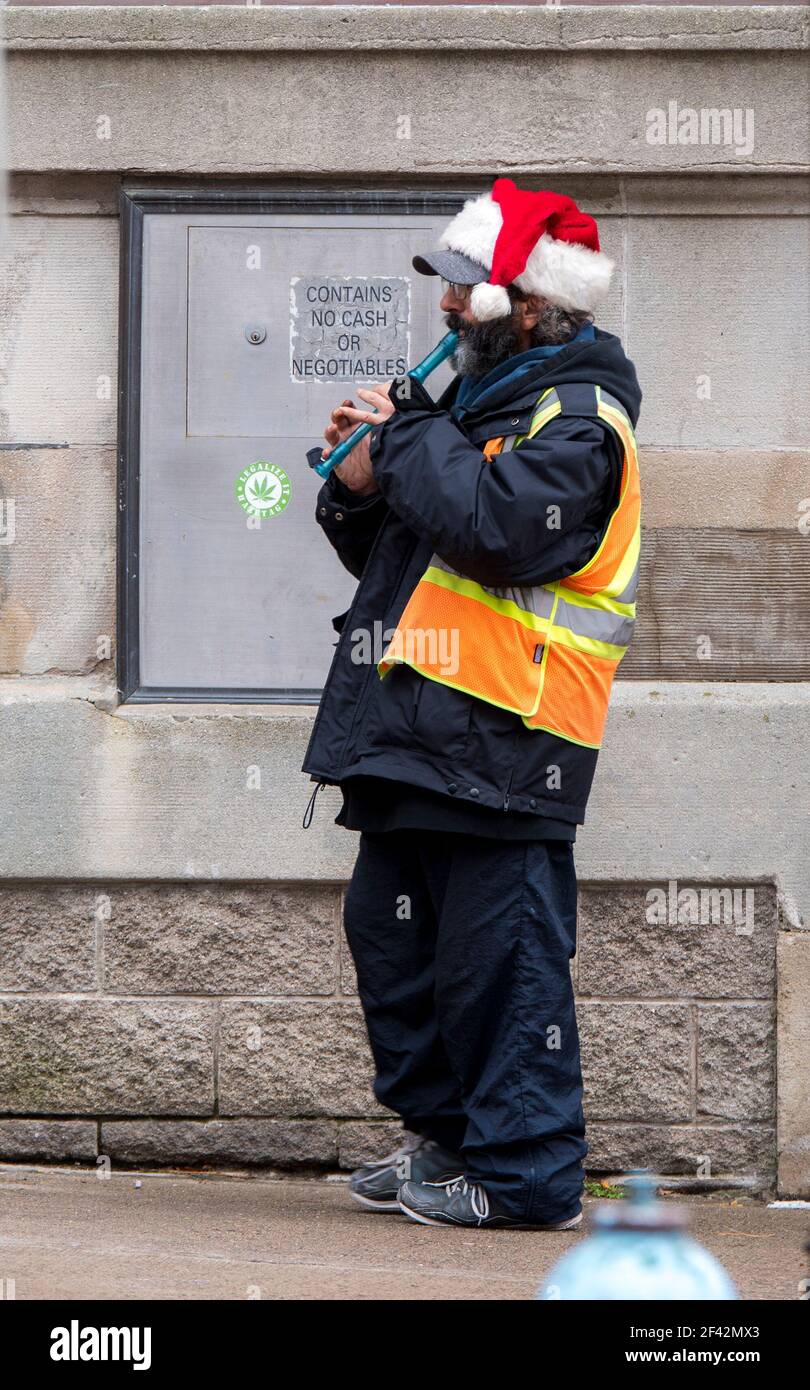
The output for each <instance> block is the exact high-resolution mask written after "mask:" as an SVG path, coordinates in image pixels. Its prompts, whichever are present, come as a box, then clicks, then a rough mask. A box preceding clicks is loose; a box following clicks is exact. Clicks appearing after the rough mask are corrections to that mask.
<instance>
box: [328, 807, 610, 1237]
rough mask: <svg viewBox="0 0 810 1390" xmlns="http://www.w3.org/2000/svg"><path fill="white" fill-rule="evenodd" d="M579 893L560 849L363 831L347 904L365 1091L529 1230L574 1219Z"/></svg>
mask: <svg viewBox="0 0 810 1390" xmlns="http://www.w3.org/2000/svg"><path fill="white" fill-rule="evenodd" d="M576 887H577V886H576V875H575V872H574V859H573V846H572V845H571V844H568V843H565V842H555V841H549V840H535V841H527V842H522V843H521V842H515V841H505V840H493V839H483V838H481V837H478V836H472V835H469V836H468V835H460V834H453V833H436V832H435V831H426V830H392V831H388V832H386V833H382V834H365V833H363V834H361V836H360V852H359V855H358V858H357V863H356V865H355V869H354V874H353V876H352V880H351V883H350V885H349V888H348V892H347V895H346V906H345V915H344V923H345V928H346V936H347V939H348V942H349V947H350V949H351V953H352V956H353V958H354V963H355V967H356V970H357V979H358V985H359V990H360V999H361V1002H362V1005H363V1010H364V1013H365V1019H366V1026H367V1028H368V1035H369V1041H370V1043H371V1050H372V1053H373V1056H374V1062H375V1067H376V1080H375V1083H374V1094H375V1095H376V1097H377V1099H378V1100H379V1101H380V1102H381V1104H382V1105H385V1106H388V1107H389V1108H390V1109H391V1110H394V1111H396V1113H397V1114H398V1115H400V1116H401V1117H402V1119H403V1121H404V1123H405V1125H406V1127H407V1128H408V1129H411V1130H414V1131H416V1132H417V1133H423V1134H426V1135H428V1136H429V1137H430V1138H433V1139H436V1140H437V1141H438V1142H439V1143H440V1144H443V1145H444V1146H445V1147H448V1148H451V1149H455V1150H460V1151H461V1152H462V1153H463V1156H464V1160H465V1173H466V1175H467V1177H469V1178H472V1179H473V1180H475V1181H478V1182H482V1183H483V1184H484V1186H485V1188H486V1190H487V1192H488V1194H489V1196H490V1198H491V1200H492V1202H493V1204H496V1205H497V1207H498V1209H500V1210H502V1211H504V1212H506V1213H508V1214H509V1215H510V1216H513V1217H517V1218H520V1219H521V1220H528V1221H534V1222H546V1221H557V1220H565V1219H566V1218H568V1217H569V1216H574V1215H576V1213H577V1212H578V1211H579V1210H580V1197H581V1192H582V1177H583V1173H582V1160H583V1158H584V1157H585V1155H586V1153H587V1151H588V1146H587V1144H586V1142H585V1122H584V1117H583V1113H582V1075H581V1070H580V1060H579V1039H578V1037H577V1024H576V1015H575V1011H574V996H573V990H572V987H571V976H570V968H569V962H570V959H571V957H572V956H573V954H574V951H575V948H576Z"/></svg>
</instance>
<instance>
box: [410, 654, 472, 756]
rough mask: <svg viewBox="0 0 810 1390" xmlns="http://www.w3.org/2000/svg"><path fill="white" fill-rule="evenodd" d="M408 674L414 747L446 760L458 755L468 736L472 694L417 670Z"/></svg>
mask: <svg viewBox="0 0 810 1390" xmlns="http://www.w3.org/2000/svg"><path fill="white" fill-rule="evenodd" d="M411 674H412V676H413V679H414V681H415V683H416V691H415V696H416V698H415V702H414V715H413V722H412V725H411V736H412V741H413V747H414V748H415V749H416V750H417V751H418V752H425V753H429V754H431V755H432V756H433V757H435V758H437V759H441V760H445V761H447V760H451V761H452V760H453V759H456V758H460V757H461V756H462V754H463V753H464V751H465V749H466V747H467V743H468V741H469V737H470V720H471V718H472V699H471V697H470V696H469V695H465V694H463V692H462V691H460V690H453V688H452V687H451V686H448V685H441V684H440V683H439V682H438V681H432V680H428V679H427V677H425V676H419V675H417V674H416V672H412V673H411Z"/></svg>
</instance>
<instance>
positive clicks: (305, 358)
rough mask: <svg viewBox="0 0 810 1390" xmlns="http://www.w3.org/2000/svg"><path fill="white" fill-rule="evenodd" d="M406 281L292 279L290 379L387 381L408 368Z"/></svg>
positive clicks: (408, 288) (408, 295)
mask: <svg viewBox="0 0 810 1390" xmlns="http://www.w3.org/2000/svg"><path fill="white" fill-rule="evenodd" d="M410 319H411V285H410V281H409V280H408V279H407V278H406V277H404V276H403V277H400V278H397V277H388V276H382V275H369V276H362V275H347V276H341V277H338V276H332V277H329V276H313V275H306V276H304V275H296V276H294V277H293V279H292V280H291V281H290V375H291V377H292V379H293V381H369V382H375V381H390V380H391V378H392V377H395V376H401V375H402V374H403V373H404V372H406V371H407V370H408V365H409V356H410Z"/></svg>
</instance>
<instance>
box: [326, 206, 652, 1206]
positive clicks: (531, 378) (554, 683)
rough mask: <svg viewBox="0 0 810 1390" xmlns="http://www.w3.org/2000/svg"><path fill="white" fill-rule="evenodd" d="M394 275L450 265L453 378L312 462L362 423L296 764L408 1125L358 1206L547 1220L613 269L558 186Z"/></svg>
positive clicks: (602, 551) (484, 210) (609, 441)
mask: <svg viewBox="0 0 810 1390" xmlns="http://www.w3.org/2000/svg"><path fill="white" fill-rule="evenodd" d="M413 264H414V267H415V269H416V270H417V271H419V272H420V273H422V274H425V275H438V276H441V277H443V280H444V294H443V297H442V300H441V308H442V310H443V311H444V313H445V315H446V322H447V326H448V328H449V329H454V330H456V331H458V333H459V335H460V339H459V344H458V348H457V351H456V353H455V357H454V358H453V359H451V360H452V363H453V366H454V367H455V370H456V373H457V374H456V376H455V378H454V380H453V381H452V383H451V385H450V386H449V387H448V388H447V390H446V391H445V392H444V394H443V395H442V396H441V398H440V400H439V401H438V402H435V403H434V401H433V400H432V399H431V397H430V395H429V394H428V392H427V391H426V390H425V389H424V387H423V386H421V385H420V384H419V383H418V382H416V381H414V380H413V379H411V378H404V379H400V380H399V381H396V382H393V383H391V384H390V385H389V386H388V387H384V386H376V387H374V388H372V389H370V390H359V391H358V392H357V394H358V396H359V397H360V398H361V401H362V402H364V403H365V409H364V408H361V407H359V406H356V405H355V404H354V403H353V402H352V401H351V400H346V401H344V402H343V404H342V406H339V407H337V408H336V409H335V410H334V411H333V412H332V417H331V422H330V424H329V426H328V427H327V429H326V431H325V438H326V441H327V445H328V446H329V447H330V448H331V447H333V446H334V445H336V444H337V443H338V442H339V441H340V440H343V439H344V438H347V437H348V435H349V434H350V433H351V432H352V430H354V429H355V428H356V427H357V425H358V424H359V423H362V422H374V424H375V428H374V429H373V431H372V432H371V434H370V435H367V436H366V438H365V439H364V440H363V441H362V442H361V443H360V444H358V445H357V446H356V447H355V448H354V449H353V450H352V452H351V453H350V455H349V456H348V458H347V459H346V460H345V461H344V462H343V463H342V464H341V465H339V466H338V467H337V468H336V469H335V471H334V473H332V474H331V475H330V477H329V478H328V479H327V481H326V483H325V484H324V486H323V488H322V489H321V491H320V493H319V496H318V502H317V519H318V521H319V523H320V524H321V526H322V527H323V530H324V531H325V533H326V535H327V537H328V539H329V540H330V541H331V543H332V545H334V546H335V548H336V550H337V553H338V555H339V556H340V558H341V560H342V561H343V563H344V565H345V566H346V567H347V569H348V570H349V571H350V572H351V573H352V574H354V575H356V576H357V577H358V579H359V580H360V583H359V586H358V589H357V593H356V596H355V599H354V602H353V604H352V607H351V609H350V610H349V612H348V614H344V615H342V616H341V618H340V619H335V620H334V623H335V627H336V629H337V631H338V632H339V633H340V636H339V640H338V643H337V649H336V652H335V656H334V660H333V663H332V667H331V670H330V673H329V679H328V682H327V685H326V689H325V690H324V694H323V698H322V700H321V705H320V709H319V712H318V716H317V719H316V721H315V726H314V729H313V733H312V737H311V740H310V744H309V748H308V750H307V755H306V759H305V762H304V770H305V771H307V772H309V773H310V774H311V778H312V780H313V781H317V782H318V783H319V785H320V784H324V783H330V784H336V785H338V786H340V787H341V790H342V792H343V798H344V805H343V808H342V810H341V812H340V814H339V815H338V817H337V822H336V823H337V824H339V825H343V826H346V827H348V828H349V829H352V830H357V831H360V844H359V854H358V858H357V864H356V867H355V870H354V874H353V876H352V880H351V884H350V886H349V889H348V893H347V897H346V907H345V929H346V935H347V938H348V942H349V946H350V949H351V952H352V956H353V958H354V962H355V966H356V969H357V979H358V987H359V992H360V999H361V1002H362V1005H363V1010H364V1014H365V1019H366V1024H367V1027H368V1034H369V1040H370V1044H371V1050H372V1053H373V1057H374V1062H375V1066H376V1080H375V1084H374V1092H375V1095H376V1097H377V1099H378V1100H379V1101H380V1102H381V1103H382V1104H383V1105H385V1106H388V1107H389V1108H390V1109H392V1110H394V1111H395V1112H396V1113H397V1114H398V1115H399V1116H400V1117H401V1118H402V1121H403V1124H404V1134H403V1142H402V1145H401V1146H400V1147H399V1148H398V1149H397V1150H396V1152H395V1153H394V1154H392V1155H390V1156H389V1157H388V1158H387V1159H384V1160H381V1161H379V1162H376V1163H373V1162H371V1163H368V1164H365V1165H364V1166H363V1167H362V1168H361V1169H359V1170H358V1171H357V1172H356V1173H355V1174H354V1175H353V1176H352V1179H351V1181H350V1191H351V1194H352V1196H353V1197H354V1198H355V1200H356V1201H358V1202H359V1203H360V1204H361V1205H362V1206H364V1207H365V1208H367V1209H370V1210H379V1211H398V1212H404V1213H405V1214H406V1215H407V1216H409V1217H411V1218H412V1219H413V1220H415V1221H418V1222H422V1223H426V1224H432V1225H435V1224H440V1225H455V1226H471V1227H487V1226H531V1227H540V1228H545V1229H568V1228H570V1227H573V1226H575V1225H577V1224H578V1223H579V1222H580V1221H581V1212H582V1207H581V1193H582V1176H583V1170H582V1160H583V1158H584V1157H585V1154H586V1153H587V1145H586V1142H585V1130H584V1120H583V1114H582V1081H581V1072H580V1058H579V1044H578V1038H577V1028H576V1017H575V1012H574V1000H573V992H572V988H571V978H570V968H569V967H570V960H571V957H572V956H573V954H574V951H575V945H576V877H575V872H574V861H573V844H574V840H575V836H576V827H577V825H578V824H579V823H581V822H582V821H583V820H584V817H585V806H586V802H587V799H588V794H589V791H590V786H591V782H592V779H593V774H594V769H595V765H596V759H597V755H598V749H599V745H600V742H601V737H602V727H603V724H604V718H605V714H606V711H607V701H608V695H609V690H610V685H611V680H612V677H613V673H614V671H615V668H616V666H617V664H618V661H619V660H620V659H621V656H622V655H623V652H624V651H625V650H626V647H627V645H628V643H629V640H630V633H631V630H632V624H633V618H634V614H635V605H634V598H635V586H636V574H637V563H638V541H639V505H638V471H637V465H636V455H635V443H634V437H633V426H634V425H635V422H636V419H637V416H638V409H639V404H640V400H641V393H640V390H639V387H638V383H637V380H636V374H635V369H634V367H633V365H632V363H631V362H630V361H629V360H628V359H627V357H626V356H625V354H624V352H623V350H622V347H621V344H620V343H619V340H618V339H617V338H615V337H614V336H612V335H611V334H608V333H604V332H601V331H599V330H597V329H596V328H595V327H594V325H593V323H592V315H593V311H594V309H595V307H596V304H597V303H598V301H599V299H600V298H602V297H603V295H604V294H605V292H606V290H607V288H608V285H609V281H610V273H611V270H612V262H611V261H609V260H608V258H607V257H606V256H605V255H604V253H603V252H601V251H600V249H599V240H598V234H597V229H596V223H595V222H594V221H593V219H591V218H590V217H587V216H586V215H585V214H583V213H581V212H580V210H579V209H578V208H577V207H576V204H575V203H573V202H572V200H571V199H569V198H564V197H562V196H559V195H557V194H553V193H542V192H530V191H528V190H522V189H518V188H516V186H515V184H514V183H513V182H512V180H511V179H503V178H501V179H497V180H496V181H495V183H494V186H493V188H492V191H491V193H484V194H482V195H481V196H480V197H478V198H474V199H469V200H468V201H467V202H466V203H465V204H464V207H463V208H462V210H461V211H460V212H459V213H458V214H457V215H456V217H454V218H453V219H452V221H451V222H450V223H449V225H448V227H447V228H446V229H445V231H444V233H443V234H442V237H441V238H440V242H439V247H438V248H437V249H436V250H435V251H433V252H430V253H428V254H426V255H424V256H416V257H414V260H413ZM320 453H321V450H320V448H319V449H316V450H312V451H311V452H310V455H309V459H310V462H311V463H314V462H315V461H316V460H317V458H319V457H320ZM379 634H382V637H383V641H382V644H381V643H380V642H379V641H378V642H377V647H378V650H376V651H373V650H372V649H373V646H374V641H373V638H374V636H375V635H379ZM317 790H318V788H317V787H316V788H315V791H314V792H313V798H312V800H313V802H314V797H315V795H316V794H317ZM309 819H311V808H310V809H308V812H307V816H306V817H305V824H306V823H308V820H309Z"/></svg>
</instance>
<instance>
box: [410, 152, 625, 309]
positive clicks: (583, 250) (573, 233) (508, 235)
mask: <svg viewBox="0 0 810 1390" xmlns="http://www.w3.org/2000/svg"><path fill="white" fill-rule="evenodd" d="M439 247H440V248H441V249H440V251H439V252H438V253H434V255H432V256H431V255H428V256H426V257H414V265H415V266H416V268H417V269H422V268H423V265H425V263H426V264H427V265H429V266H430V267H431V269H430V270H429V271H428V273H429V274H440V275H441V274H444V271H443V270H442V269H441V264H440V263H441V261H442V257H443V255H444V256H446V255H447V253H448V252H449V253H451V254H452V253H455V254H456V256H457V257H463V258H466V259H467V260H468V261H472V262H475V263H476V265H477V267H478V277H477V278H478V283H475V282H474V281H473V280H470V281H464V280H463V277H461V276H459V275H457V274H456V275H447V276H446V277H445V278H447V279H455V280H457V281H459V282H460V283H472V284H473V290H472V293H471V296H470V308H471V309H472V312H473V314H474V315H475V317H476V318H477V319H479V320H482V319H497V318H501V317H502V316H503V315H505V314H509V313H511V312H512V305H511V303H510V300H509V295H508V294H507V292H506V286H507V285H515V286H516V288H517V289H519V290H522V291H523V292H524V293H526V294H538V295H541V296H542V298H543V299H546V300H548V301H549V303H551V304H559V305H560V306H561V307H562V308H563V309H569V310H582V311H585V312H587V313H592V312H593V310H594V309H595V308H596V306H597V304H598V303H599V302H600V300H602V299H603V298H604V296H605V294H606V293H607V291H608V288H609V286H610V277H611V274H612V271H613V261H612V260H610V258H609V257H608V256H606V255H605V254H604V252H602V251H600V249H599V232H598V230H597V227H596V223H595V221H594V220H593V218H592V217H589V216H588V215H587V213H584V212H581V211H580V209H579V208H578V207H577V205H576V203H575V202H574V200H573V198H566V197H565V196H564V195H563V194H560V193H548V192H533V191H532V190H530V189H527V188H518V187H517V186H516V185H515V183H514V182H513V181H512V179H496V180H495V182H494V184H493V185H492V192H491V193H482V194H480V195H479V196H478V197H477V198H469V199H468V200H467V201H466V202H465V204H464V206H463V208H462V209H461V211H460V212H459V213H457V214H456V216H455V217H454V218H453V219H452V221H451V222H450V223H449V224H448V225H447V227H446V228H445V230H444V232H443V233H442V235H441V237H440V238H439ZM419 262H421V263H422V264H419ZM484 271H487V272H488V279H486V280H485V279H484V275H483V272H484Z"/></svg>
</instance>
